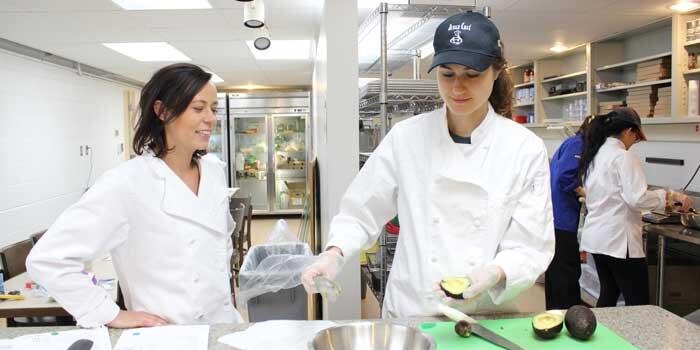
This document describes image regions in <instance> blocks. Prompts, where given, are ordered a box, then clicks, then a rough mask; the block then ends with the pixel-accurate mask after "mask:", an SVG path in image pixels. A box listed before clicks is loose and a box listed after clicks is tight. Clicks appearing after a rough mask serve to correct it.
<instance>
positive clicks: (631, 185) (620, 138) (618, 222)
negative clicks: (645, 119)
mask: <svg viewBox="0 0 700 350" xmlns="http://www.w3.org/2000/svg"><path fill="white" fill-rule="evenodd" d="M645 140H646V136H645V135H644V132H643V130H642V123H641V119H640V118H639V115H637V112H636V111H635V110H634V109H632V108H618V109H615V110H613V111H612V112H610V113H608V114H603V115H598V116H596V117H595V118H594V119H593V121H592V122H591V124H590V126H589V129H588V133H587V135H586V142H585V145H584V151H583V154H582V156H581V167H580V168H579V171H580V174H581V176H582V179H583V181H582V183H583V184H584V188H585V191H586V209H587V210H588V214H587V215H586V222H585V223H584V225H583V231H582V232H581V248H580V249H581V250H582V251H586V252H589V253H592V254H593V260H594V261H595V266H596V270H597V272H598V278H599V280H600V297H599V298H598V303H597V305H596V306H598V307H606V306H615V305H617V299H618V297H619V296H620V293H622V295H623V297H624V298H625V305H644V304H648V303H649V277H648V272H647V262H646V258H645V254H644V247H643V240H642V215H641V212H642V211H644V210H663V209H664V207H666V206H667V205H672V204H675V203H679V204H680V206H681V207H680V210H687V209H688V208H689V207H690V206H691V205H692V201H691V200H690V199H689V198H688V197H687V196H686V195H684V194H682V193H679V192H675V191H671V190H654V191H650V190H649V189H648V188H647V181H646V177H645V176H644V170H643V169H642V166H641V164H640V163H639V159H638V158H637V157H636V156H635V155H634V153H632V152H629V149H630V147H632V145H634V144H635V143H637V142H640V141H645Z"/></svg>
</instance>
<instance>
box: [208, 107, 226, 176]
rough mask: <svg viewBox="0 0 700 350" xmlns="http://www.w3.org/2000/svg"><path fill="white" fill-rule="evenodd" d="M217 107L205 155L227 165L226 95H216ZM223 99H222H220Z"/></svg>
mask: <svg viewBox="0 0 700 350" xmlns="http://www.w3.org/2000/svg"><path fill="white" fill-rule="evenodd" d="M217 97H218V100H219V101H218V106H217V107H216V124H215V125H214V130H212V131H211V136H210V137H209V148H208V149H207V153H209V154H213V155H215V156H216V157H217V158H219V159H220V160H221V161H223V162H225V163H228V159H227V157H226V147H224V145H225V144H226V143H227V140H226V94H217ZM222 98H223V99H222Z"/></svg>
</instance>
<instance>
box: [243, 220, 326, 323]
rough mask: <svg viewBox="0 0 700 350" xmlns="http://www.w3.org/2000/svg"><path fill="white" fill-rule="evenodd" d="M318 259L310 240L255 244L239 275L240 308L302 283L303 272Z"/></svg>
mask: <svg viewBox="0 0 700 350" xmlns="http://www.w3.org/2000/svg"><path fill="white" fill-rule="evenodd" d="M280 221H283V220H280ZM278 224H279V222H278ZM285 226H286V223H285ZM316 259H317V257H316V256H314V255H313V254H312V253H311V249H310V248H309V245H308V244H306V243H301V242H296V243H275V244H261V245H256V246H253V247H252V248H251V249H250V251H249V252H248V254H246V257H245V259H244V260H243V265H241V270H240V273H239V275H238V282H239V292H238V307H239V308H242V309H245V308H247V306H248V300H250V299H252V298H255V297H257V296H260V295H262V294H266V293H274V292H277V291H280V290H282V289H289V288H294V287H296V286H298V285H300V284H301V274H302V273H303V272H304V270H305V269H306V268H307V267H308V266H309V265H311V264H312V263H313V262H314V261H316Z"/></svg>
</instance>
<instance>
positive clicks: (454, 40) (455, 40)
mask: <svg viewBox="0 0 700 350" xmlns="http://www.w3.org/2000/svg"><path fill="white" fill-rule="evenodd" d="M460 34H462V31H461V30H455V31H454V36H453V37H452V38H450V42H451V43H452V44H453V45H459V44H461V43H462V41H463V40H462V37H461V36H459V35H460Z"/></svg>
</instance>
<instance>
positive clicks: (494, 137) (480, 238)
mask: <svg viewBox="0 0 700 350" xmlns="http://www.w3.org/2000/svg"><path fill="white" fill-rule="evenodd" d="M471 141H472V143H471V144H470V145H461V144H460V145H458V144H455V143H454V142H453V140H452V138H450V135H449V132H448V127H447V117H446V110H445V109H444V108H442V109H439V110H436V111H433V112H430V113H425V114H421V115H419V116H415V117H413V118H410V119H407V120H405V121H402V122H400V123H398V124H396V125H395V126H394V127H393V128H392V129H391V131H390V132H389V133H388V134H387V136H386V137H385V138H384V139H383V140H382V142H381V144H380V145H379V146H378V147H377V149H376V151H375V152H374V153H373V154H372V156H371V157H370V158H369V160H368V161H367V163H366V164H365V165H364V167H363V168H362V170H361V171H360V173H359V174H358V175H357V177H356V178H355V179H354V180H353V182H352V184H351V185H350V187H349V188H348V190H347V192H346V193H345V196H344V197H343V199H342V201H341V204H340V212H339V213H338V215H337V216H335V217H334V218H333V220H332V222H331V227H330V240H329V242H328V244H327V247H330V246H337V247H339V248H340V249H341V250H342V251H343V253H344V254H346V255H352V254H355V253H357V252H358V251H359V250H360V249H361V248H363V247H364V248H367V247H369V246H371V245H372V244H373V243H374V242H375V241H376V239H377V238H378V236H379V233H380V231H381V229H382V226H383V225H384V224H385V223H386V222H388V221H389V220H390V219H391V218H392V217H394V215H396V214H397V213H398V215H399V218H400V220H401V233H400V235H399V239H398V243H397V248H396V254H395V256H394V261H393V263H392V267H391V273H390V275H389V281H388V285H387V289H386V297H385V298H384V308H383V317H413V316H426V315H437V314H438V313H439V312H438V310H437V308H436V307H435V305H434V304H433V303H431V302H430V300H429V297H428V296H429V295H430V294H431V293H432V292H433V290H434V288H435V285H436V283H437V281H439V280H440V279H441V278H443V277H447V276H464V275H466V274H468V273H470V272H471V271H473V270H475V269H477V268H480V267H483V266H485V265H488V264H495V265H498V266H500V267H501V268H502V269H503V271H504V272H505V276H506V283H505V284H504V285H502V286H496V287H494V288H492V289H491V290H490V291H489V293H484V294H483V295H482V296H481V297H480V298H479V299H478V300H476V301H475V302H474V303H472V304H470V305H469V306H467V307H465V308H464V309H463V311H465V312H467V313H474V312H476V313H479V312H494V311H496V312H497V311H514V309H512V305H508V303H506V302H507V301H509V300H511V299H512V298H514V297H515V296H517V295H518V294H519V293H521V292H522V291H524V290H526V289H528V288H529V287H531V286H532V285H533V283H534V282H535V280H536V279H537V277H538V276H539V275H540V274H542V273H543V272H544V271H545V270H546V269H547V266H548V265H549V262H550V260H551V258H552V256H553V254H554V224H553V218H552V203H551V197H550V189H549V166H548V164H547V153H546V149H545V146H544V143H543V142H542V140H541V139H539V138H538V137H537V136H535V135H534V134H533V133H532V132H530V131H529V130H527V129H526V128H524V127H522V126H520V125H518V124H517V123H515V122H513V121H512V120H510V119H506V118H504V117H502V116H500V115H498V114H496V112H494V110H493V108H492V107H491V106H489V111H488V113H487V115H486V117H485V119H484V120H483V121H482V122H481V124H480V125H479V126H478V127H477V128H476V129H475V130H474V131H473V133H472V135H471Z"/></svg>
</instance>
